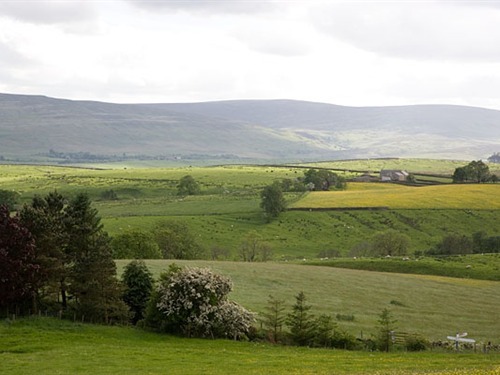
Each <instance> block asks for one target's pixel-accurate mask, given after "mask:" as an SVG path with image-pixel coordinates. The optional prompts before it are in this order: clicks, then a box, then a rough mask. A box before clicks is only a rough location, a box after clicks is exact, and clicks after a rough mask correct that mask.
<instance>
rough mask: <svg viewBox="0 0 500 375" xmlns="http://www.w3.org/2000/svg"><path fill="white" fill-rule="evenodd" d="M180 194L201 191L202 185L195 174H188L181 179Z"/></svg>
mask: <svg viewBox="0 0 500 375" xmlns="http://www.w3.org/2000/svg"><path fill="white" fill-rule="evenodd" d="M177 189H178V190H177V194H178V195H196V194H199V193H200V185H199V184H198V182H196V180H195V179H194V177H193V176H190V175H187V176H184V177H182V178H181V179H180V181H179V185H177Z"/></svg>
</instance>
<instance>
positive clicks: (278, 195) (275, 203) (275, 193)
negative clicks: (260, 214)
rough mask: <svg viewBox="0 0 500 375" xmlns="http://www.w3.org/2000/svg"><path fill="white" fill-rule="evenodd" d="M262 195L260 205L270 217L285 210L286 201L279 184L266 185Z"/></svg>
mask: <svg viewBox="0 0 500 375" xmlns="http://www.w3.org/2000/svg"><path fill="white" fill-rule="evenodd" d="M260 197H261V203H260V206H261V207H262V208H263V209H264V211H265V212H266V214H267V215H268V216H269V217H278V216H279V214H280V213H281V212H283V211H285V208H286V201H285V198H284V196H283V192H282V191H281V187H280V186H279V185H278V184H272V185H269V186H266V187H265V188H264V189H263V190H262V192H261V194H260Z"/></svg>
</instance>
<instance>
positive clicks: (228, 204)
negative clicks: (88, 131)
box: [0, 159, 500, 260]
mask: <svg viewBox="0 0 500 375" xmlns="http://www.w3.org/2000/svg"><path fill="white" fill-rule="evenodd" d="M464 164H465V163H463V162H462V163H459V162H453V161H446V160H443V161H436V160H419V159H383V160H364V161H345V162H332V163H320V164H318V165H319V166H322V167H332V168H342V169H344V170H346V171H347V170H350V171H352V170H366V169H370V170H378V169H380V168H382V167H383V168H405V169H407V170H409V171H410V172H419V173H426V172H432V166H433V168H434V171H436V172H439V173H444V174H447V175H448V176H449V174H451V173H452V172H453V168H454V167H457V166H462V165H464ZM492 167H496V166H494V165H492ZM492 169H493V168H492ZM304 170H305V169H304V166H302V167H300V168H299V167H293V166H286V167H285V166H281V167H280V166H244V165H234V166H230V165H228V166H215V167H203V168H202V167H185V168H129V167H127V168H125V167H124V168H120V169H88V168H71V167H56V166H23V165H0V189H7V190H15V191H17V192H18V193H20V203H21V204H22V203H27V202H29V201H30V200H31V198H32V197H33V196H34V195H35V194H40V195H44V194H47V193H49V192H51V191H53V190H55V189H57V190H58V191H59V192H61V193H63V194H65V195H73V194H76V193H77V192H81V191H84V192H86V193H87V194H88V195H89V196H90V198H91V199H92V200H93V201H94V205H95V207H96V208H97V209H98V210H99V213H100V215H101V217H102V221H103V224H104V226H105V229H106V230H107V231H108V232H109V233H110V235H112V236H113V235H116V234H119V233H121V232H123V231H125V230H127V229H130V228H136V229H143V230H149V229H151V228H152V227H153V226H154V225H155V224H156V223H157V222H158V221H161V220H169V219H173V220H179V221H183V222H185V223H186V224H187V225H188V226H189V227H190V228H191V231H192V232H193V233H194V235H195V236H196V238H197V239H198V241H199V242H200V244H202V245H203V246H204V247H205V248H206V250H207V257H208V253H209V252H210V249H211V248H213V247H219V248H223V249H227V250H228V252H229V253H230V254H231V255H230V257H229V259H238V248H239V246H240V245H241V241H242V238H244V236H245V235H246V234H247V233H248V232H250V231H256V232H258V233H259V234H260V235H261V236H262V238H263V239H264V240H265V241H266V242H268V243H269V244H270V245H271V247H272V249H273V253H274V258H275V259H277V260H283V259H296V258H300V259H302V258H308V259H309V258H315V257H318V254H319V253H321V252H325V251H330V250H336V251H338V252H340V253H341V254H344V255H345V254H347V253H348V252H349V250H350V249H351V248H352V247H353V246H355V245H356V244H358V243H360V242H363V241H368V240H370V238H371V237H372V236H373V235H374V234H375V233H377V232H380V231H384V230H386V229H389V228H392V229H396V230H398V231H401V232H403V233H405V234H407V235H408V236H409V237H410V238H411V244H410V250H411V251H425V250H427V249H429V248H431V247H432V246H434V245H435V244H436V243H438V242H439V241H440V240H441V239H442V237H443V236H444V235H447V234H449V233H459V234H466V235H471V234H472V233H474V232H477V231H484V232H486V233H487V235H490V236H493V235H499V233H500V232H499V231H500V229H499V227H498V224H497V223H498V219H499V218H500V215H499V212H500V211H499V205H500V200H499V199H498V198H497V197H498V196H499V195H500V186H499V185H487V184H483V185H438V186H425V187H407V186H401V185H394V184H378V183H372V184H364V183H350V184H348V189H347V190H346V191H335V192H334V191H332V192H312V193H308V194H305V195H303V194H301V193H287V194H286V199H287V200H288V202H289V205H290V207H291V208H294V207H295V208H302V209H303V211H287V212H285V213H283V214H282V215H281V216H280V218H279V219H278V220H273V221H271V222H268V221H267V220H266V219H265V218H264V216H263V213H262V210H261V208H260V195H259V194H260V191H261V189H262V188H263V187H264V186H266V185H269V184H271V183H273V182H274V181H281V180H282V179H285V178H288V179H295V178H297V177H300V176H303V173H304ZM341 174H343V172H341ZM185 175H192V176H193V177H194V178H195V179H196V181H198V182H199V183H200V186H201V194H200V195H197V196H188V197H180V196H178V195H177V184H178V181H179V179H180V178H182V177H183V176H185ZM345 175H346V176H347V177H349V176H352V175H353V173H352V172H345ZM109 190H113V191H114V192H115V193H116V194H117V196H118V199H117V200H109V199H104V198H103V195H102V194H103V193H104V192H106V191H109ZM360 206H361V207H363V206H365V207H366V206H368V207H373V206H377V207H379V206H385V207H390V209H388V210H384V211H370V210H349V209H346V208H349V207H351V208H353V207H360ZM318 207H319V208H323V209H327V210H326V211H321V212H309V208H318ZM339 207H342V209H340V210H335V208H337V209H338V208H339ZM331 208H333V210H331Z"/></svg>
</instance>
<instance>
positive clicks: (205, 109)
mask: <svg viewBox="0 0 500 375" xmlns="http://www.w3.org/2000/svg"><path fill="white" fill-rule="evenodd" d="M499 149H500V111H497V110H489V109H483V108H475V107H463V106H451V105H416V106H401V107H344V106H338V105H332V104H324V103H312V102H303V101H293V100H236V101H221V102H205V103H184V104H179V103H178V104H174V103H171V104H112V103H103V102H93V101H72V100H63V99H54V98H48V97H45V96H31V95H11V94H0V157H3V159H5V160H8V161H36V160H39V161H41V160H45V161H46V160H52V161H53V162H57V161H66V162H68V161H75V160H78V159H79V158H83V159H85V158H86V159H87V160H86V161H88V159H97V158H100V159H106V158H111V157H112V158H114V159H117V158H158V157H160V158H166V159H168V158H172V159H175V158H187V159H203V158H209V159H214V160H215V159H231V160H241V161H245V160H253V161H255V160H261V161H306V160H324V159H342V158H343V159H345V158H375V157H388V156H399V157H435V158H454V159H476V158H486V157H488V156H489V155H491V154H492V153H494V152H497V151H498V150H499ZM50 150H52V152H50V153H49V151H50ZM76 154H80V155H76Z"/></svg>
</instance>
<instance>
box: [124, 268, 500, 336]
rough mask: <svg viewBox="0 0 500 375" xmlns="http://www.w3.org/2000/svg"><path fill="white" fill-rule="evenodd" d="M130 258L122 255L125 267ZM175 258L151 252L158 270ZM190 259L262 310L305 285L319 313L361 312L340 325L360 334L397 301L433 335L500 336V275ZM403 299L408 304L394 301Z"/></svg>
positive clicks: (411, 328)
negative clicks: (456, 275) (156, 256)
mask: <svg viewBox="0 0 500 375" xmlns="http://www.w3.org/2000/svg"><path fill="white" fill-rule="evenodd" d="M127 263H128V261H125V260H121V261H117V265H118V269H119V272H121V270H122V269H123V267H124V266H125V265H126V264H127ZM170 263H171V261H166V260H149V261H147V263H146V264H147V265H148V267H149V268H150V270H151V271H152V272H153V274H154V275H155V276H156V277H158V276H159V274H160V273H161V271H163V270H166V269H167V267H168V264H170ZM175 263H177V264H179V265H186V266H190V267H194V266H199V267H210V268H211V269H213V270H214V271H215V272H217V273H220V274H223V275H227V276H229V277H230V278H231V279H232V280H233V283H234V290H233V292H232V293H231V295H230V298H231V299H234V300H235V301H236V302H239V303H241V304H242V305H243V306H245V307H246V308H248V309H250V310H252V311H255V312H257V313H262V312H264V311H265V308H266V305H267V299H268V296H269V295H270V294H272V295H274V296H275V297H278V298H280V299H284V300H285V302H286V306H287V309H290V308H291V306H292V304H293V303H294V301H295V296H296V295H297V294H298V293H299V292H300V291H303V292H304V293H305V295H306V297H307V300H308V303H310V304H311V305H312V306H313V308H312V310H311V312H312V313H314V314H318V315H319V314H328V315H332V316H336V315H337V314H341V315H354V316H355V320H354V321H353V322H340V323H339V325H340V327H341V328H342V329H345V330H347V331H349V332H351V333H352V334H354V335H356V336H358V337H359V336H360V335H361V332H363V335H364V337H370V335H371V334H375V333H376V327H377V319H378V315H379V314H380V312H381V311H382V310H383V309H384V308H388V309H390V310H391V311H392V312H393V314H394V316H395V318H396V319H397V320H398V324H397V327H398V328H397V329H398V330H400V331H402V332H415V333H420V334H423V335H424V336H425V337H428V338H430V339H432V340H445V339H446V336H447V335H451V334H454V333H456V332H457V331H467V332H469V335H470V337H472V338H474V339H476V340H479V341H486V342H487V341H490V340H491V341H492V342H498V341H500V326H499V325H498V313H497V312H498V311H500V282H498V281H485V280H472V279H456V278H447V277H439V276H426V275H409V274H394V273H380V272H366V271H359V270H351V269H340V268H332V267H318V266H308V265H301V264H299V265H297V264H290V263H239V262H209V261H175ZM392 300H397V301H400V302H402V303H403V305H404V306H394V305H393V304H391V303H390V302H391V301H392Z"/></svg>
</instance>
